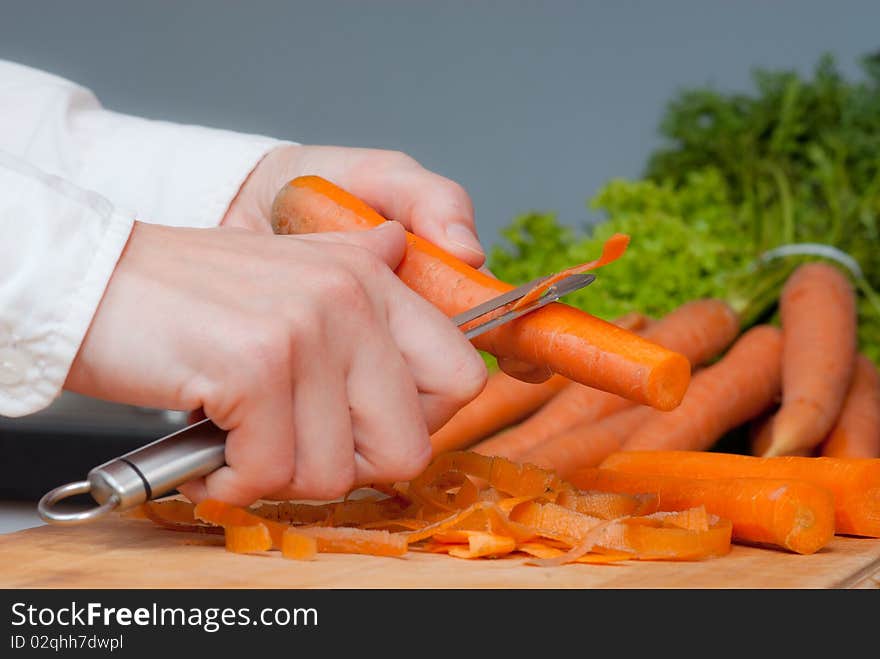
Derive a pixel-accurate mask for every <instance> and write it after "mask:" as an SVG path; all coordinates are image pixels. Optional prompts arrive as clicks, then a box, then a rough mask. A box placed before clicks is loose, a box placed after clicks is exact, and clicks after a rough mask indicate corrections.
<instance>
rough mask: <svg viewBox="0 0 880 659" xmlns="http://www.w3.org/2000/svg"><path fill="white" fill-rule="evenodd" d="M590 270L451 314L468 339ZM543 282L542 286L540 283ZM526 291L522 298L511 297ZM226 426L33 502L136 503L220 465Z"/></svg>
mask: <svg viewBox="0 0 880 659" xmlns="http://www.w3.org/2000/svg"><path fill="white" fill-rule="evenodd" d="M595 279H596V276H595V275H593V274H574V275H569V276H568V277H565V278H563V279H561V280H558V281H553V282H552V283H550V284H549V285H547V283H544V282H549V281H550V277H540V278H538V279H536V280H534V281H531V282H529V283H527V284H524V285H522V286H520V287H518V288H515V289H513V290H511V291H508V292H507V293H504V294H502V295H499V296H497V297H495V298H492V299H491V300H488V301H487V302H484V303H482V304H479V305H477V306H476V307H474V308H473V309H470V310H468V311H465V312H463V313H461V314H458V315H457V316H454V317H453V318H452V319H451V320H452V322H454V323H455V325H456V326H457V327H459V328H461V329H462V331H463V332H464V335H465V336H466V337H467V338H468V339H472V338H474V337H476V336H479V335H480V334H482V333H483V332H487V331H489V330H491V329H494V328H496V327H498V326H499V325H503V324H504V323H508V322H510V321H511V320H515V319H516V318H519V317H520V316H523V315H525V314H527V313H530V312H532V311H535V310H536V309H540V308H541V307H543V306H545V305H547V304H550V303H551V302H555V301H556V300H558V299H559V298H561V297H562V296H564V295H567V294H568V293H571V292H573V291H576V290H578V289H581V288H583V287H585V286H588V285H589V284H591V283H593V281H594V280H595ZM542 286H543V289H542ZM526 295H530V301H529V302H528V303H527V304H524V305H522V306H521V307H517V306H516V303H517V302H518V301H519V300H521V299H522V298H524V297H525V296H526ZM225 447H226V431H225V430H222V429H221V428H218V427H217V426H216V425H214V424H213V423H212V422H211V420H210V419H205V420H203V421H199V422H198V423H194V424H192V425H189V426H187V427H185V428H182V429H181V430H178V431H176V432H173V433H171V434H170V435H166V436H165V437H160V438H159V439H157V440H155V441H153V442H151V443H149V444H147V445H146V446H142V447H141V448H138V449H135V450H134V451H131V452H129V453H126V454H125V455H123V456H121V457H118V458H115V459H113V460H110V461H109V462H105V463H104V464H102V465H99V466H97V467H95V468H94V469H92V470H91V471H90V472H89V473H88V475H87V476H86V480H83V481H77V482H75V483H68V484H66V485H61V486H60V487H56V488H55V489H54V490H51V491H49V492H47V493H46V494H45V495H44V496H43V498H41V499H40V502H39V504H38V505H37V510H38V511H39V514H40V517H41V518H42V519H43V520H44V521H46V522H49V523H51V524H68V525H70V524H82V523H84V522H89V521H92V520H95V519H98V518H99V517H101V516H103V515H106V514H107V513H109V512H111V511H114V510H115V511H121V510H126V509H128V508H133V507H134V506H137V505H140V504H142V503H144V502H145V501H149V500H151V499H156V498H159V497H161V496H164V495H166V494H168V493H169V492H171V491H173V490H174V489H176V488H177V486H178V485H182V484H183V483H186V482H187V481H190V480H192V479H194V478H198V477H200V476H205V475H207V474H210V473H211V472H213V471H215V470H217V469H219V468H220V467H222V466H223V465H224V464H226V461H225ZM86 493H90V494H91V495H92V498H93V499H94V500H95V502H96V503H97V504H98V505H97V506H96V507H93V508H89V509H87V510H85V511H81V512H63V511H60V510H57V509H56V508H55V504H57V503H58V502H59V501H61V500H62V499H66V498H67V497H71V496H75V495H78V494H86Z"/></svg>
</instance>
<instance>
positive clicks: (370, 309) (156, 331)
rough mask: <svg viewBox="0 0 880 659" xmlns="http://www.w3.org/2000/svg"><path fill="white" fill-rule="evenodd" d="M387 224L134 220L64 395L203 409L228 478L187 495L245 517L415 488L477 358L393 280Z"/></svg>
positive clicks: (397, 249)
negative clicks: (295, 226)
mask: <svg viewBox="0 0 880 659" xmlns="http://www.w3.org/2000/svg"><path fill="white" fill-rule="evenodd" d="M404 250H405V237H404V231H403V228H402V227H401V226H400V225H399V224H397V223H393V222H389V223H387V224H386V225H383V226H382V227H379V228H376V229H373V230H370V231H360V232H353V233H335V234H329V233H328V234H315V235H309V236H273V235H263V234H258V233H254V232H250V231H246V230H239V229H232V228H217V229H179V228H172V227H162V226H154V225H149V224H142V223H136V224H135V228H134V231H133V233H132V235H131V238H130V239H129V242H128V245H127V246H126V249H125V251H124V252H123V255H122V257H121V259H120V261H119V263H118V264H117V267H116V270H115V272H114V274H113V276H112V278H111V280H110V282H109V284H108V287H107V290H106V292H105V294H104V297H103V300H102V302H101V304H100V306H99V307H98V310H97V312H96V314H95V317H94V319H93V321H92V324H91V327H90V329H89V331H88V333H87V335H86V337H85V339H84V341H83V344H82V346H81V347H80V350H79V352H78V354H77V356H76V359H75V360H74V363H73V366H72V368H71V370H70V373H69V375H68V378H67V382H66V384H65V388H67V389H70V390H72V391H76V392H79V393H83V394H86V395H90V396H95V397H99V398H104V399H107V400H111V401H116V402H121V403H127V404H133V405H143V406H147V407H156V408H163V409H179V410H199V409H201V410H203V411H204V414H205V415H206V416H207V417H209V418H210V419H211V420H212V421H213V422H214V423H215V424H217V425H218V426H219V427H221V428H223V429H225V430H227V431H228V437H227V441H226V462H227V466H225V467H222V468H221V469H219V470H218V471H216V472H214V473H213V474H210V475H209V476H207V477H206V478H205V479H200V480H199V481H194V482H191V483H189V484H187V485H185V486H183V487H181V490H182V491H183V492H184V493H185V494H186V495H187V496H188V497H189V498H191V499H193V500H194V501H198V500H201V499H203V498H205V497H208V496H210V497H213V498H218V499H222V500H225V501H228V502H230V503H234V504H239V505H247V504H250V503H252V502H253V501H255V500H256V499H258V498H260V497H265V496H274V497H283V498H312V499H329V498H334V497H337V496H340V495H343V494H345V493H346V492H347V491H348V490H350V489H351V488H352V487H355V486H357V485H362V484H366V483H370V482H391V481H396V480H406V479H409V478H412V477H413V476H415V475H417V474H418V473H419V472H420V471H421V470H422V469H423V468H424V467H425V466H426V464H427V462H428V460H429V459H430V455H431V447H430V442H429V433H430V432H433V431H434V430H436V429H437V428H439V427H440V426H441V425H443V424H444V423H445V422H446V421H447V420H448V419H449V418H450V417H451V416H452V415H453V414H454V413H455V412H456V411H457V410H458V409H459V408H460V407H461V406H462V405H464V404H465V403H467V402H468V401H469V400H471V399H472V398H473V397H474V396H476V395H477V393H479V391H480V390H481V389H482V387H483V385H484V383H485V378H486V371H485V367H484V365H483V362H482V360H481V359H480V357H479V354H478V353H477V351H476V350H474V348H473V346H471V344H470V343H469V342H468V341H467V340H466V339H465V338H464V335H463V334H462V333H461V332H460V331H459V330H458V328H456V327H455V326H454V325H453V324H452V323H451V322H450V321H449V319H447V318H446V317H445V316H444V315H443V314H442V313H441V312H440V311H439V310H438V309H436V308H435V307H434V306H433V305H431V304H430V303H429V302H427V301H425V300H424V299H422V298H421V297H419V296H418V295H416V294H415V293H414V292H413V291H411V290H410V289H409V288H407V287H406V286H405V285H404V284H403V283H402V282H401V281H400V280H399V279H398V278H397V277H396V276H395V275H394V273H393V272H392V269H393V268H394V267H396V265H397V263H398V262H399V261H400V259H401V258H402V256H403V253H404Z"/></svg>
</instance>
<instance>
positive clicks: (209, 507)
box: [193, 499, 290, 549]
mask: <svg viewBox="0 0 880 659" xmlns="http://www.w3.org/2000/svg"><path fill="white" fill-rule="evenodd" d="M193 514H194V515H195V518H196V519H200V520H202V521H205V522H210V523H211V524H216V525H217V526H222V527H223V528H224V529H226V528H229V527H231V526H259V525H261V524H262V525H264V526H265V527H266V529H268V531H269V536H270V537H271V539H272V546H273V547H274V548H275V549H281V544H282V537H283V536H284V531H285V530H287V529H288V528H290V527H289V526H288V525H287V524H281V523H279V522H275V521H272V520H270V519H264V518H262V517H259V516H258V515H254V514H253V513H252V512H250V511H247V510H245V509H244V508H239V507H237V506H233V505H230V504H228V503H225V502H223V501H218V500H216V499H205V500H204V501H201V502H199V504H198V505H197V506H196V507H195V510H194V511H193Z"/></svg>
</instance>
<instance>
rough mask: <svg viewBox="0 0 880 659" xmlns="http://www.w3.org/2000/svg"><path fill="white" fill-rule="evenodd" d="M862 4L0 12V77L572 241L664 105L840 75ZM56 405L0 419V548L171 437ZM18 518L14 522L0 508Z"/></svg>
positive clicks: (854, 45)
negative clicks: (427, 186)
mask: <svg viewBox="0 0 880 659" xmlns="http://www.w3.org/2000/svg"><path fill="white" fill-rule="evenodd" d="M878 25H880V3H877V2H876V1H870V0H864V1H855V0H852V1H839V2H834V3H831V2H818V1H806V0H800V1H795V0H785V1H783V0H777V1H775V2H772V3H768V2H760V1H758V0H740V1H738V2H722V1H720V0H702V1H696V0H694V1H683V0H679V1H674V0H667V1H666V2H662V3H658V2H649V1H643V2H617V3H600V2H577V3H575V2H563V1H561V0H560V1H550V2H546V1H545V2H515V1H509V2H488V1H486V2H480V1H476V2H474V1H471V2H464V1H448V2H443V3H428V2H404V1H399V2H391V1H374V2H369V3H367V2H356V1H354V0H351V1H343V0H335V1H333V2H325V3H301V2H281V1H276V2H270V1H261V0H251V1H250V2H248V3H239V2H217V1H213V2H208V1H188V2H161V1H160V2H156V1H154V2H150V3H118V2H110V1H97V0H80V1H79V2H76V3H71V2H63V1H55V2H50V1H46V0H27V1H26V2H24V1H17V0H6V1H5V2H4V3H3V6H2V13H0V58H3V59H10V60H13V61H17V62H20V63H23V64H27V65H30V66H34V67H38V68H42V69H45V70H47V71H51V72H53V73H56V74H58V75H61V76H64V77H67V78H70V79H72V80H75V81H77V82H80V83H82V84H83V85H85V86H87V87H89V88H91V89H92V90H93V91H94V92H95V93H96V94H97V95H98V97H99V98H100V99H101V100H102V101H103V103H104V104H105V105H106V106H107V107H109V108H111V109H113V110H117V111H120V112H126V113H131V114H137V115H141V116H146V117H151V118H156V119H166V120H170V121H176V122H184V123H198V124H204V125H209V126H216V127H221V128H227V129H233V130H239V131H245V132H254V133H262V134H267V135H272V136H275V137H279V138H286V139H290V140H294V141H299V142H303V143H323V144H339V145H350V146H368V147H379V148H388V149H399V150H402V151H405V152H407V153H409V154H410V155H412V156H414V157H415V158H417V159H418V160H420V161H421V162H422V163H423V164H424V165H425V166H427V167H429V168H431V169H434V170H436V171H438V172H440V173H442V174H444V175H446V176H448V177H450V178H453V179H455V180H457V181H458V182H460V183H461V184H463V185H464V186H465V187H466V188H467V189H468V191H469V192H470V194H471V196H472V197H473V200H474V205H475V209H476V217H477V225H478V229H479V232H480V235H481V238H482V239H483V242H484V243H485V244H486V245H493V244H496V243H498V242H499V241H500V237H499V229H500V228H502V227H503V226H505V225H507V224H509V222H510V221H511V220H512V219H513V217H514V216H516V215H518V214H520V213H523V212H527V211H530V210H542V211H554V212H556V213H557V214H558V217H559V220H560V221H561V222H563V223H565V224H568V225H570V226H573V227H576V226H579V225H582V224H583V223H585V222H588V221H590V220H591V219H593V218H592V216H591V213H590V212H589V211H588V209H587V206H586V201H587V199H588V198H589V197H590V196H591V195H593V194H594V193H595V192H596V190H597V189H598V188H599V187H600V186H601V185H602V184H603V183H604V182H606V181H607V180H608V179H610V178H613V177H618V176H625V177H636V176H639V175H640V174H641V168H642V166H643V163H644V161H645V157H646V155H647V154H648V153H649V152H650V151H651V150H652V149H654V148H656V147H657V145H658V143H659V137H658V133H657V126H658V122H659V120H660V117H661V114H662V111H663V108H664V105H665V103H666V102H667V101H668V100H669V99H670V97H671V96H672V95H673V93H674V92H675V91H676V90H679V89H681V88H684V87H693V86H704V85H709V86H713V87H715V88H717V89H720V90H739V89H743V90H744V89H747V88H749V87H750V73H751V71H752V69H753V68H754V67H766V68H773V69H792V70H795V71H798V72H801V73H804V74H807V73H809V72H810V71H812V69H813V67H814V66H815V64H816V62H817V61H818V58H819V57H820V55H821V54H823V53H831V54H832V55H834V56H835V58H836V60H837V63H838V66H839V69H840V71H841V72H842V73H843V74H844V75H847V76H857V75H858V70H859V69H858V58H859V57H861V56H862V55H865V54H867V53H869V52H872V51H875V50H877V49H878V47H880V40H878V37H877V26H878ZM184 421H185V420H184V419H183V418H182V415H180V414H176V413H165V412H162V411H157V410H142V409H137V408H127V407H122V406H114V405H108V404H104V403H101V402H99V401H92V400H88V399H84V398H81V397H76V396H69V395H65V396H62V397H61V399H59V401H58V402H57V403H56V404H55V405H53V406H52V407H51V408H50V409H48V410H46V411H44V412H41V413H39V414H36V415H33V416H32V417H29V418H26V419H17V420H16V419H5V418H2V417H0V451H2V458H0V500H5V501H6V503H5V504H4V505H3V506H2V507H0V532H2V531H4V530H10V529H12V528H18V527H21V526H26V525H28V524H33V523H36V521H35V517H34V515H33V502H34V501H35V499H36V498H38V497H39V496H40V495H41V494H42V493H43V492H44V491H45V490H47V489H49V488H51V487H54V486H55V485H57V484H60V483H61V482H65V481H67V480H71V479H77V478H81V477H82V476H84V475H85V473H86V472H87V471H88V469H89V468H91V467H92V466H94V465H96V464H98V463H100V462H102V461H104V460H106V459H109V458H111V457H115V456H116V455H119V454H121V453H123V452H125V451H128V450H131V449H132V448H135V447H136V446H139V445H141V444H144V443H146V442H147V441H149V440H150V439H153V438H155V437H158V436H160V435H162V434H166V433H167V432H169V431H170V430H173V429H175V428H177V427H179V426H181V425H183V423H184ZM15 502H18V503H15Z"/></svg>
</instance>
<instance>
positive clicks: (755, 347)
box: [623, 325, 782, 451]
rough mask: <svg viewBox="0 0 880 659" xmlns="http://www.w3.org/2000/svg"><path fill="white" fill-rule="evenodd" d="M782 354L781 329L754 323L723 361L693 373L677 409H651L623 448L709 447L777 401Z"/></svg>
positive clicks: (668, 448) (667, 448) (689, 448)
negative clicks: (692, 378)
mask: <svg viewBox="0 0 880 659" xmlns="http://www.w3.org/2000/svg"><path fill="white" fill-rule="evenodd" d="M781 354H782V336H781V334H780V332H779V330H777V329H776V328H775V327H771V326H770V325H758V326H756V327H753V328H752V329H750V330H749V331H748V332H746V333H745V334H743V335H742V336H741V337H740V338H739V339H738V340H737V342H736V343H735V344H734V345H733V347H732V348H731V349H730V350H729V351H728V352H727V354H726V355H725V356H724V357H723V358H722V359H721V360H720V361H719V362H717V363H715V364H713V365H712V366H710V367H708V368H706V369H704V370H702V371H700V372H699V373H697V374H696V375H695V376H694V380H693V382H692V384H691V386H690V388H689V390H688V393H687V396H685V399H684V401H683V402H682V404H681V405H680V406H679V407H678V408H677V409H675V410H672V411H671V412H656V411H652V413H651V414H650V415H649V418H648V419H647V420H646V422H645V423H644V424H643V425H641V426H640V427H639V428H638V429H637V430H636V431H635V432H634V433H633V434H632V435H631V436H630V437H629V439H627V441H626V442H624V444H623V450H624V451H630V450H632V451H635V450H652V449H653V450H660V449H665V450H671V449H688V450H705V449H708V448H710V447H711V446H712V444H714V443H715V442H716V441H717V440H718V439H719V438H720V437H721V436H722V435H723V434H724V433H725V432H727V431H728V430H730V429H732V428H735V427H736V426H738V425H740V424H742V423H745V422H746V421H748V420H749V419H752V418H754V417H756V416H757V415H758V414H760V413H761V412H762V411H764V410H766V409H767V408H768V407H770V406H771V405H772V404H773V402H774V400H775V399H776V397H777V396H778V395H779V387H780V360H781Z"/></svg>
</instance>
